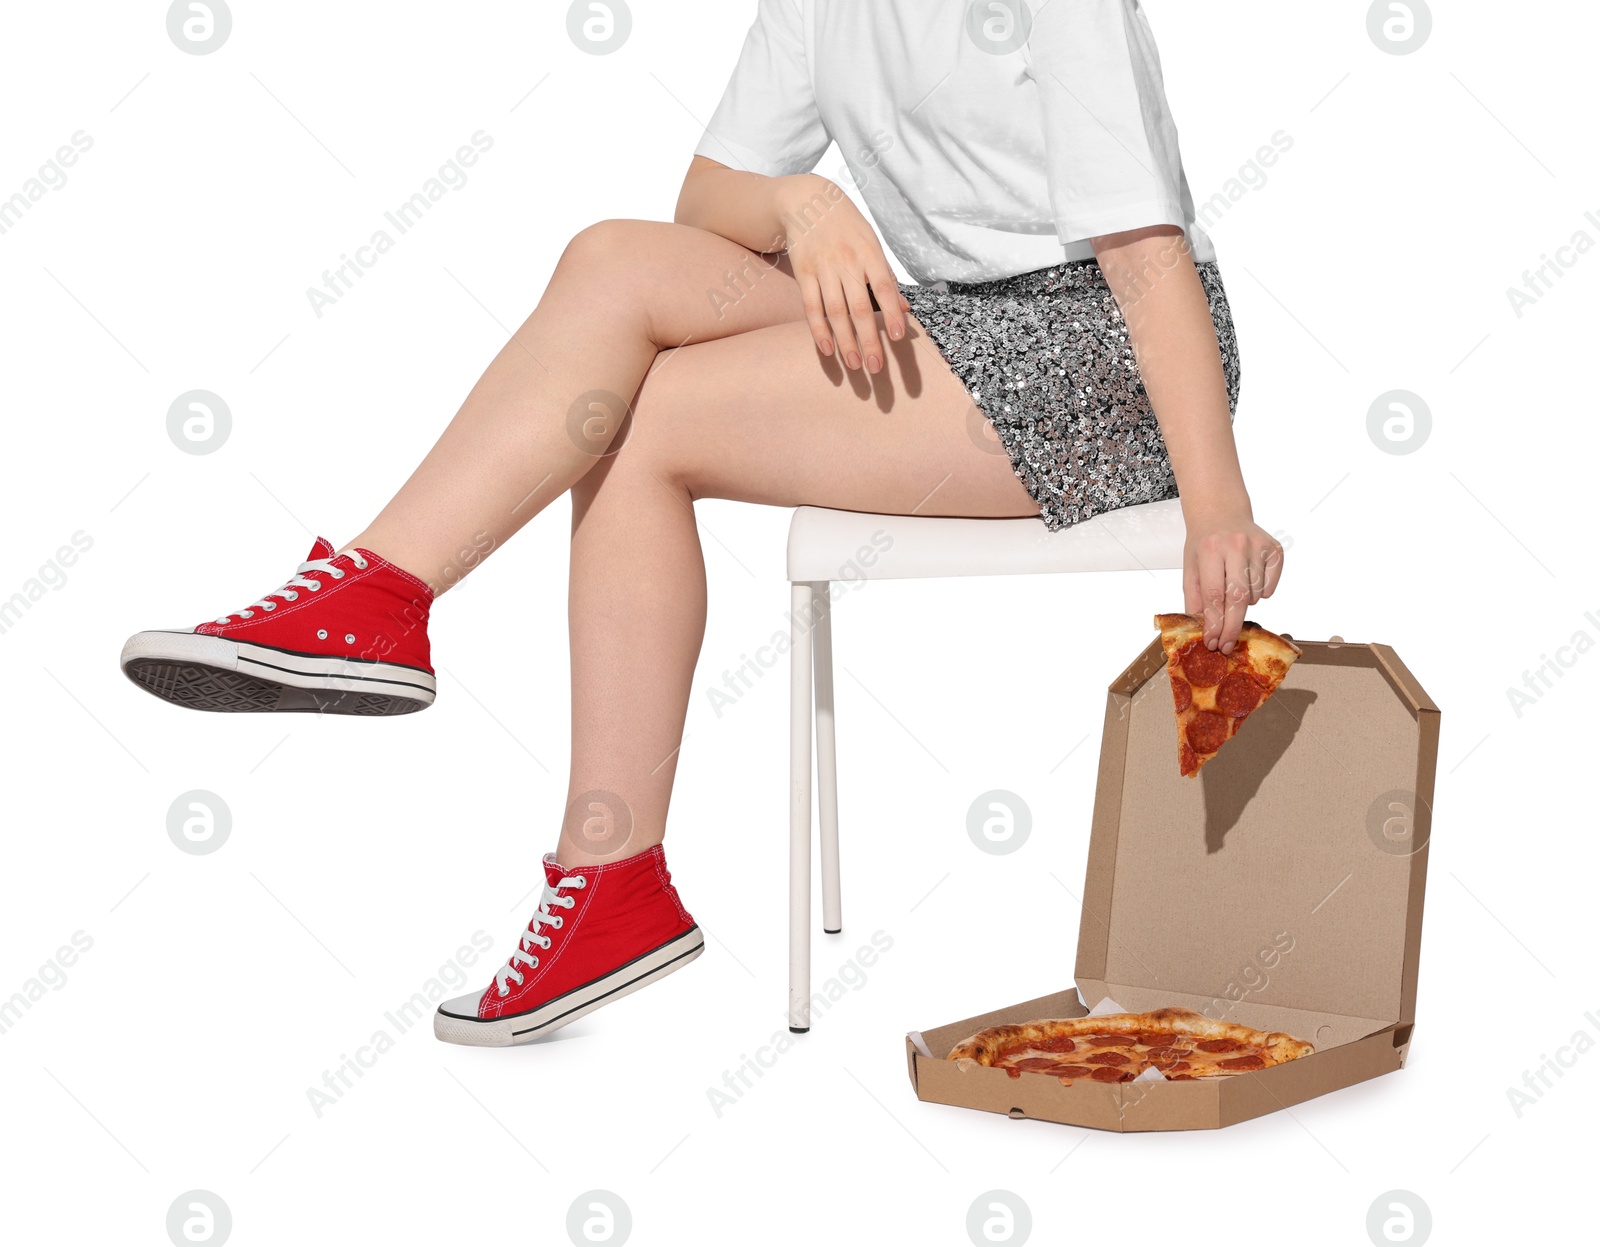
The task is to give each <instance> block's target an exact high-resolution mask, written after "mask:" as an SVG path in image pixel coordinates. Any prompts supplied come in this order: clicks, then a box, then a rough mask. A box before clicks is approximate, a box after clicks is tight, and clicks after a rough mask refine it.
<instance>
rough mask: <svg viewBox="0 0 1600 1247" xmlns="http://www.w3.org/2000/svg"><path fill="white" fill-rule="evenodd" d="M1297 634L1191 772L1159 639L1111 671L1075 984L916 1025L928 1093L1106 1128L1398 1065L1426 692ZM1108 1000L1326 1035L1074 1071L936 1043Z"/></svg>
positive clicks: (1341, 646)
mask: <svg viewBox="0 0 1600 1247" xmlns="http://www.w3.org/2000/svg"><path fill="white" fill-rule="evenodd" d="M1295 643H1296V644H1297V645H1299V646H1300V648H1301V650H1302V651H1303V653H1302V656H1301V658H1300V659H1299V660H1298V661H1297V662H1296V663H1295V665H1294V666H1293V667H1291V668H1290V670H1289V674H1288V676H1287V677H1286V679H1285V680H1284V682H1283V685H1282V686H1281V687H1280V688H1279V690H1278V692H1277V693H1276V694H1275V695H1274V696H1273V697H1271V698H1270V699H1268V701H1267V702H1266V703H1264V704H1263V705H1262V707H1261V708H1260V709H1258V710H1257V711H1256V712H1255V713H1254V714H1253V715H1251V716H1250V717H1249V718H1248V719H1246V720H1245V722H1244V724H1243V725H1242V727H1241V728H1240V730H1239V732H1238V735H1237V737H1236V738H1235V739H1234V740H1233V741H1231V742H1229V744H1228V745H1227V746H1226V747H1225V748H1224V749H1223V750H1222V751H1221V752H1220V753H1218V754H1217V756H1216V757H1215V758H1213V759H1212V760H1211V761H1210V762H1208V763H1207V764H1206V765H1205V767H1204V768H1203V769H1202V770H1201V772H1200V774H1199V776H1198V777H1196V778H1192V779H1186V778H1184V777H1182V776H1180V775H1179V774H1178V766H1177V728H1176V726H1175V723H1174V719H1173V712H1172V694H1171V686H1170V685H1169V683H1168V681H1167V675H1166V661H1165V655H1164V654H1163V652H1162V650H1161V645H1160V642H1159V641H1154V642H1152V643H1151V644H1150V645H1149V646H1148V647H1147V648H1146V649H1145V650H1144V652H1143V653H1141V654H1140V655H1139V656H1138V658H1136V659H1135V660H1134V661H1133V662H1132V663H1130V664H1129V666H1128V668H1127V669H1126V670H1125V671H1123V673H1122V674H1121V675H1119V676H1118V677H1117V679H1116V680H1115V681H1113V682H1112V684H1111V686H1110V689H1109V692H1108V696H1107V702H1106V713H1105V727H1104V733H1103V737H1102V741H1101V750H1100V768H1099V774H1098V779H1097V782H1096V789H1095V805H1094V821H1093V825H1092V828H1091V832H1090V844H1089V858H1088V867H1087V871H1086V878H1085V884H1084V892H1083V907H1082V915H1081V917H1080V920H1079V930H1078V958H1077V965H1076V975H1077V986H1076V989H1069V990H1066V991H1058V992H1056V993H1054V994H1053V995H1049V996H1042V997H1039V998H1038V999H1036V1000H1030V1001H1023V1002H1021V1003H1019V1004H1014V1005H1009V1006H1007V1007H1005V1008H1002V1009H996V1010H994V1011H993V1012H990V1013H986V1014H981V1015H978V1016H976V1017H971V1018H965V1019H963V1020H961V1021H959V1022H951V1023H949V1024H947V1025H945V1026H941V1027H938V1028H936V1029H933V1030H929V1031H927V1032H926V1033H925V1034H923V1033H914V1034H912V1035H908V1036H907V1038H906V1058H907V1064H908V1072H909V1073H910V1076H911V1081H912V1083H913V1085H914V1086H915V1088H916V1092H917V1096H918V1098H919V1099H922V1100H928V1101H934V1102H938V1103H945V1104H955V1105H960V1106H962V1107H967V1108H977V1109H983V1110H987V1111H990V1112H999V1113H1005V1114H1007V1115H1009V1116H1012V1117H1030V1118H1035V1119H1040V1120H1047V1121H1057V1122H1065V1123H1070V1124H1074V1125H1081V1126H1091V1127H1098V1128H1100V1129H1107V1130H1173V1129H1179V1130H1181V1129H1203V1128H1216V1127H1218V1126H1225V1125H1229V1124H1231V1123H1233V1122H1237V1121H1243V1120H1245V1119H1247V1118H1250V1117H1256V1116H1260V1115H1262V1114H1265V1113H1270V1112H1273V1111H1276V1110H1277V1109H1278V1108H1282V1107H1286V1106H1288V1105H1292V1104H1295V1103H1298V1102H1300V1101H1302V1100H1306V1099H1309V1098H1311V1097H1313V1096H1317V1095H1322V1094H1325V1093H1326V1092H1329V1091H1333V1090H1336V1089H1338V1088H1340V1087H1345V1086H1350V1085H1352V1084H1353V1083H1356V1082H1360V1081H1363V1080H1365V1079H1368V1078H1374V1077H1377V1076H1379V1075H1380V1074H1384V1073H1388V1072H1390V1071H1392V1070H1395V1069H1399V1068H1400V1067H1401V1065H1402V1064H1403V1062H1404V1059H1405V1051H1406V1046H1407V1043H1408V1041H1409V1039H1410V1036H1411V1028H1412V1021H1413V1017H1414V1011H1415V1005H1416V991H1417V962H1418V955H1419V951H1420V946H1421V936H1422V899H1423V888H1424V883H1425V880H1426V873H1427V857H1428V839H1429V836H1430V833H1431V811H1432V804H1433V781H1434V769H1435V763H1436V760H1437V754H1438V740H1439V709H1438V707H1437V706H1435V705H1434V704H1433V702H1432V700H1431V699H1430V698H1429V697H1428V695H1427V693H1425V692H1424V691H1423V689H1422V687H1421V685H1420V684H1418V682H1417V681H1416V679H1415V678H1414V677H1413V676H1412V675H1411V673H1410V672H1409V671H1408V670H1407V669H1406V667H1405V665H1404V664H1403V663H1402V662H1401V661H1400V659H1399V657H1398V656H1397V655H1396V654H1395V652H1394V651H1393V650H1392V649H1390V648H1389V647H1388V646H1386V645H1357V644H1347V643H1345V642H1343V641H1342V640H1340V639H1339V638H1337V637H1335V638H1333V639H1332V640H1330V641H1325V642H1306V641H1298V640H1297V641H1296V642H1295ZM1106 996H1109V997H1111V998H1112V999H1113V1000H1115V1001H1116V1002H1117V1004H1119V1005H1120V1006H1122V1007H1124V1008H1127V1009H1131V1010H1139V1011H1142V1010H1146V1009H1153V1008H1159V1007H1161V1006H1163V1005H1184V1006H1187V1007H1189V1008H1192V1009H1195V1010H1197V1011H1198V1012H1201V1013H1204V1014H1206V1015H1207V1016H1210V1017H1214V1018H1222V1019H1227V1020H1230V1021H1235V1022H1239V1023H1242V1024H1243V1025H1246V1026H1253V1027H1256V1028H1257V1029H1260V1030H1269V1031H1270V1030H1283V1031H1286V1032H1288V1033H1289V1034H1292V1035H1296V1036H1298V1037H1300V1038H1303V1039H1309V1040H1311V1041H1312V1042H1313V1043H1314V1044H1316V1047H1317V1050H1316V1051H1315V1052H1313V1053H1312V1054H1311V1055H1310V1056H1307V1057H1302V1058H1301V1059H1299V1060H1297V1061H1291V1062H1289V1063H1287V1064H1285V1065H1281V1066H1277V1067H1274V1068H1271V1069H1265V1070H1260V1071H1256V1072H1253V1073H1243V1074H1237V1075H1234V1076H1232V1077H1230V1078H1220V1079H1204V1080H1200V1081H1197V1082H1167V1081H1160V1082H1148V1083H1139V1082H1134V1083H1123V1084H1099V1083H1074V1084H1072V1085H1071V1086H1064V1085H1063V1084H1061V1083H1060V1082H1059V1081H1057V1080H1055V1079H1051V1078H1030V1077H1027V1076H1024V1077H1022V1078H1018V1079H1012V1078H1010V1077H1008V1076H1007V1073H1006V1071H1004V1070H998V1069H989V1068H985V1067H979V1066H976V1065H975V1063H973V1062H967V1061H948V1060H944V1059H942V1058H943V1057H944V1055H945V1054H946V1053H947V1052H948V1051H949V1050H950V1048H951V1047H952V1046H953V1045H955V1044H956V1043H959V1042H960V1041H961V1040H962V1039H964V1038H966V1037H967V1036H968V1035H970V1034H972V1033H974V1032H975V1031H977V1030H981V1029H983V1028H984V1027H987V1026H994V1025H998V1024H1001V1023H1008V1022H1022V1021H1026V1020H1028V1019H1031V1018H1039V1017H1078V1016H1082V1015H1083V1014H1084V1013H1085V1012H1087V1010H1088V1007H1089V1006H1092V1005H1094V1004H1096V1003H1098V1002H1099V1001H1100V1000H1101V999H1102V998H1103V997H1106ZM1080 998H1081V999H1080Z"/></svg>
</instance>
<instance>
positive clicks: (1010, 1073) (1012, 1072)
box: [1006, 1068, 1022, 1078]
mask: <svg viewBox="0 0 1600 1247" xmlns="http://www.w3.org/2000/svg"><path fill="white" fill-rule="evenodd" d="M1006 1077H1007V1078H1021V1077H1022V1071H1021V1070H1020V1069H1010V1068H1007V1070H1006Z"/></svg>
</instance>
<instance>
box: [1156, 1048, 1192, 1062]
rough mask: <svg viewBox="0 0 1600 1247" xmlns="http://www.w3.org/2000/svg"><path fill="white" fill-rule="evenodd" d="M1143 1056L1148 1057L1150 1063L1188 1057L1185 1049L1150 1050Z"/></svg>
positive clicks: (1187, 1051)
mask: <svg viewBox="0 0 1600 1247" xmlns="http://www.w3.org/2000/svg"><path fill="white" fill-rule="evenodd" d="M1145 1055H1146V1056H1148V1057H1149V1058H1150V1060H1151V1061H1152V1062H1154V1061H1176V1060H1177V1059H1178V1058H1179V1057H1185V1056H1188V1055H1189V1049H1187V1048H1151V1049H1150V1051H1149V1052H1148V1053H1146V1054H1145Z"/></svg>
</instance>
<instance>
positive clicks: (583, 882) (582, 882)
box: [572, 875, 589, 888]
mask: <svg viewBox="0 0 1600 1247" xmlns="http://www.w3.org/2000/svg"><path fill="white" fill-rule="evenodd" d="M572 886H573V887H575V888H586V887H588V886H589V880H588V878H587V877H586V876H584V875H579V876H578V877H577V878H576V879H574V880H573V881H572Z"/></svg>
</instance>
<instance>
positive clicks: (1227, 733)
mask: <svg viewBox="0 0 1600 1247" xmlns="http://www.w3.org/2000/svg"><path fill="white" fill-rule="evenodd" d="M1156 627H1157V628H1159V629H1160V630H1161V648H1162V649H1163V650H1165V651H1166V655H1167V679H1168V680H1169V681H1170V682H1171V684H1172V704H1173V709H1174V710H1175V711H1176V712H1177V715H1178V771H1179V773H1180V774H1183V775H1187V776H1191V777H1192V776H1195V775H1198V774H1199V773H1200V768H1201V767H1202V766H1204V765H1205V764H1206V763H1207V762H1209V761H1210V760H1211V759H1212V758H1214V757H1216V756H1217V750H1219V749H1221V748H1222V746H1223V745H1225V744H1227V743H1228V741H1229V740H1230V739H1231V738H1232V736H1233V735H1234V733H1235V732H1237V731H1238V730H1239V728H1240V726H1241V725H1242V724H1243V723H1244V721H1245V719H1246V718H1247V717H1249V715H1250V714H1251V713H1252V712H1253V711H1255V710H1256V709H1257V707H1259V706H1260V705H1261V703H1262V702H1264V701H1266V700H1267V698H1269V697H1271V696H1272V694H1273V693H1275V692H1277V689H1278V685H1280V684H1281V683H1283V677H1284V676H1285V675H1287V674H1288V673H1289V668H1290V666H1291V665H1293V663H1294V660H1295V659H1296V658H1298V657H1300V648H1299V646H1297V645H1295V643H1294V642H1293V641H1290V640H1289V639H1287V638H1286V637H1281V636H1279V635H1278V634H1277V633H1275V632H1268V631H1267V630H1266V629H1265V628H1263V627H1261V626H1260V625H1259V624H1254V623H1251V622H1250V621H1249V620H1248V619H1247V620H1245V622H1244V626H1243V627H1242V628H1241V629H1240V630H1239V639H1238V641H1237V642H1236V643H1235V644H1234V647H1233V653H1231V654H1224V653H1223V652H1222V651H1221V650H1214V649H1207V648H1206V643H1205V636H1204V633H1205V628H1204V625H1203V624H1202V623H1201V621H1200V620H1198V619H1196V618H1195V617H1194V616H1193V615H1157V616H1156Z"/></svg>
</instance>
